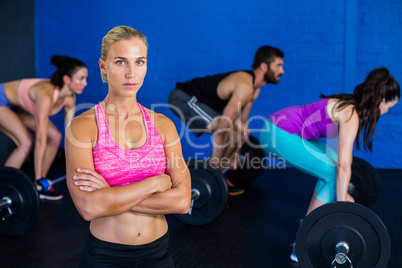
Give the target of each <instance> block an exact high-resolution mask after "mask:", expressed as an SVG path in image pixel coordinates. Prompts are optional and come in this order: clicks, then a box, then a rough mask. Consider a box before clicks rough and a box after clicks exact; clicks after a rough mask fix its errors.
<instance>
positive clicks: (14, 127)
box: [0, 106, 33, 169]
mask: <svg viewBox="0 0 402 268" xmlns="http://www.w3.org/2000/svg"><path fill="white" fill-rule="evenodd" d="M0 131H1V132H2V133H4V134H5V135H6V136H7V137H9V138H10V139H11V140H12V141H13V142H14V143H15V145H16V148H15V149H14V151H12V152H11V154H10V155H9V156H8V158H7V160H6V162H5V163H4V166H7V167H14V168H17V169H20V168H21V166H22V164H23V163H24V161H25V159H26V158H27V156H28V154H29V153H30V151H31V150H32V146H33V140H32V136H31V135H30V134H29V131H28V130H27V129H26V128H25V126H24V125H23V124H22V122H21V120H20V119H19V118H18V116H17V115H16V114H15V113H14V112H13V111H12V110H11V109H10V108H9V107H7V106H2V107H0Z"/></svg>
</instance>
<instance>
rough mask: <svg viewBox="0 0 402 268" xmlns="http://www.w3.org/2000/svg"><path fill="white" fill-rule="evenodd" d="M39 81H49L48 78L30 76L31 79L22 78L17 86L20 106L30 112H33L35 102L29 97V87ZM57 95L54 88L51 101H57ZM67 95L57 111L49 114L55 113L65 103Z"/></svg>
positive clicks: (57, 90)
mask: <svg viewBox="0 0 402 268" xmlns="http://www.w3.org/2000/svg"><path fill="white" fill-rule="evenodd" d="M39 81H49V80H48V79H38V78H32V79H22V80H21V82H20V85H19V87H18V96H19V99H20V103H21V106H22V108H23V109H24V110H25V111H27V112H28V113H30V114H32V115H33V114H35V107H36V105H35V102H33V101H32V100H31V98H30V97H29V89H30V88H31V87H32V86H33V85H35V84H36V83H38V82H39ZM58 97H59V89H55V90H54V92H53V102H56V101H57V98H58ZM66 101H67V97H66V98H64V101H63V104H62V105H61V106H60V109H58V110H57V111H55V112H53V113H51V114H49V115H55V114H57V113H58V112H59V111H60V110H61V108H63V106H64V105H65V104H66Z"/></svg>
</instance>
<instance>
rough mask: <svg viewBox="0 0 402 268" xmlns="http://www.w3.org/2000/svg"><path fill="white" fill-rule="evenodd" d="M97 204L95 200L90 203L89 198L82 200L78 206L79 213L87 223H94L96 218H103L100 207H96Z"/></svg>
mask: <svg viewBox="0 0 402 268" xmlns="http://www.w3.org/2000/svg"><path fill="white" fill-rule="evenodd" d="M96 203H97V202H94V201H93V200H92V201H90V200H88V198H86V199H85V200H81V202H80V204H79V205H77V206H76V207H77V210H78V213H79V214H80V215H81V217H82V218H83V219H84V220H85V221H92V220H94V219H96V218H99V217H101V214H102V213H101V211H100V207H99V206H97V205H96Z"/></svg>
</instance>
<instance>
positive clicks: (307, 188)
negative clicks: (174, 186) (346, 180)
mask: <svg viewBox="0 0 402 268" xmlns="http://www.w3.org/2000/svg"><path fill="white" fill-rule="evenodd" d="M64 173H65V168H64V166H63V165H62V164H58V165H56V166H53V167H52V170H51V174H50V176H49V178H51V179H52V178H57V177H59V176H61V175H64ZM378 173H379V175H380V177H381V179H382V184H383V191H382V195H381V197H380V200H379V203H378V204H377V205H376V207H375V209H374V211H375V213H376V214H377V215H378V216H379V217H380V218H381V219H382V221H383V222H384V224H385V226H386V227H387V229H388V233H389V235H390V238H391V258H390V261H389V265H388V267H395V268H396V267H402V251H401V250H402V231H401V230H400V228H401V226H402V194H401V193H402V180H401V179H402V170H381V169H380V170H378ZM314 184H315V179H313V178H311V177H309V176H307V175H304V174H302V173H301V172H299V171H297V170H295V169H286V170H265V171H264V173H263V174H262V175H261V176H260V177H259V178H258V179H256V180H254V181H253V182H252V183H250V184H249V185H248V186H247V188H246V192H245V194H244V195H242V196H237V197H230V198H229V201H228V204H227V208H226V209H225V210H224V211H223V213H222V214H221V215H220V217H219V218H218V219H217V220H216V221H214V222H213V223H211V224H209V225H207V226H202V227H190V226H186V225H184V224H182V223H180V222H178V221H177V220H176V219H175V218H174V217H173V216H172V215H168V216H167V219H168V222H169V228H170V231H169V232H170V242H171V251H172V254H173V259H174V262H175V266H176V267H183V268H188V267H281V268H286V267H289V268H293V267H299V265H298V264H295V263H292V261H290V259H289V254H290V246H289V245H290V243H291V242H293V241H294V239H295V234H296V231H297V228H298V224H299V223H298V220H299V219H300V218H302V217H303V215H304V213H305V211H306V208H307V205H308V203H309V200H310V197H311V193H312V190H313V188H314ZM55 188H56V189H57V190H58V191H60V192H62V193H64V195H65V197H64V199H63V200H61V201H42V202H41V208H40V215H39V219H38V221H37V222H36V224H35V225H34V227H33V228H32V229H30V230H29V231H27V232H26V233H24V234H23V235H21V236H18V237H6V236H0V267H7V268H8V267H77V265H78V262H79V259H80V255H81V252H82V249H83V246H84V242H85V239H86V235H87V232H88V223H87V222H85V221H84V220H83V219H82V218H81V217H80V216H79V214H78V213H77V211H76V209H75V207H74V205H73V203H72V201H71V198H70V196H69V194H68V191H67V187H66V185H65V182H64V181H63V182H61V183H59V184H56V185H55Z"/></svg>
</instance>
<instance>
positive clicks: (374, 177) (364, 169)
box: [349, 157, 381, 209]
mask: <svg viewBox="0 0 402 268" xmlns="http://www.w3.org/2000/svg"><path fill="white" fill-rule="evenodd" d="M350 184H351V185H353V186H352V187H349V193H350V194H351V195H352V196H353V197H354V198H355V202H356V203H359V204H362V205H363V206H366V207H368V208H371V209H373V208H374V206H375V205H376V204H377V202H378V199H379V198H380V195H381V179H380V176H379V175H378V173H377V171H376V170H375V168H374V167H373V166H372V165H371V164H370V163H369V162H367V161H366V160H363V159H361V158H358V157H353V162H352V176H351V178H350ZM351 189H353V190H351Z"/></svg>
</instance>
